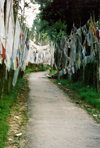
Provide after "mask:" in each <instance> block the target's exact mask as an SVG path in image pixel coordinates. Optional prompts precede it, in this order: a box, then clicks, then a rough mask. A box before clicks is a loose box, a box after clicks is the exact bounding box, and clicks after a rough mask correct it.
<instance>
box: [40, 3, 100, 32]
mask: <svg viewBox="0 0 100 148" xmlns="http://www.w3.org/2000/svg"><path fill="white" fill-rule="evenodd" d="M41 2H42V1H41ZM99 9H100V0H84V1H83V0H54V1H53V2H50V1H49V2H48V1H47V2H46V1H45V5H41V19H42V20H46V21H47V22H48V25H49V26H52V25H53V24H54V23H55V22H57V21H61V22H64V23H66V24H67V33H68V34H69V33H70V31H71V29H72V26H73V23H74V24H75V25H76V26H77V27H80V26H83V25H84V24H85V23H86V22H87V20H88V19H89V18H90V16H91V15H92V16H93V15H94V16H95V19H96V20H98V19H99V14H100V11H99Z"/></svg>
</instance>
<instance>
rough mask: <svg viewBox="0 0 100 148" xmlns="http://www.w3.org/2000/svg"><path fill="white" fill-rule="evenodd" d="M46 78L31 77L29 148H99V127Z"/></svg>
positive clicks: (34, 74) (33, 75)
mask: <svg viewBox="0 0 100 148" xmlns="http://www.w3.org/2000/svg"><path fill="white" fill-rule="evenodd" d="M45 74H46V73H45V72H40V73H32V74H30V75H29V87H30V94H29V102H28V105H29V123H28V126H27V139H28V144H27V148H100V125H98V124H96V123H95V121H94V120H92V118H91V117H90V116H89V115H88V114H87V113H86V112H85V111H84V110H83V109H81V108H79V107H77V106H76V105H75V104H74V103H71V101H70V98H69V97H68V96H67V95H66V94H65V93H64V92H63V91H62V90H60V89H59V88H58V87H57V86H56V85H55V84H53V83H52V82H51V81H50V80H49V79H48V78H46V77H45Z"/></svg>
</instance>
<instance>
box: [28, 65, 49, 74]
mask: <svg viewBox="0 0 100 148" xmlns="http://www.w3.org/2000/svg"><path fill="white" fill-rule="evenodd" d="M35 67H37V69H38V70H37V71H46V70H48V69H49V68H50V66H48V65H46V66H41V65H40V66H35V65H33V66H32V67H31V68H28V69H27V70H25V74H28V73H31V72H35Z"/></svg>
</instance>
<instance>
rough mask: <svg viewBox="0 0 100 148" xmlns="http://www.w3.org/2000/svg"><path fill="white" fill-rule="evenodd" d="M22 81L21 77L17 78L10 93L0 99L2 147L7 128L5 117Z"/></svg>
mask: <svg viewBox="0 0 100 148" xmlns="http://www.w3.org/2000/svg"><path fill="white" fill-rule="evenodd" d="M22 83H23V79H20V80H18V82H17V84H16V86H15V87H14V88H12V90H11V91H10V93H9V94H8V95H6V94H4V95H3V99H1V100H0V148H4V143H5V141H6V138H7V132H8V129H9V123H8V121H7V118H8V116H9V114H10V109H11V107H12V105H13V103H14V101H15V100H16V98H17V95H18V91H19V89H20V87H21V85H22Z"/></svg>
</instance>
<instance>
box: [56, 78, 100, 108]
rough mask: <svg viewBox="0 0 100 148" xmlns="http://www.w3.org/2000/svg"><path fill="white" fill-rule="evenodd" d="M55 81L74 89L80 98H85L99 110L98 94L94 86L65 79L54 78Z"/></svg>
mask: <svg viewBox="0 0 100 148" xmlns="http://www.w3.org/2000/svg"><path fill="white" fill-rule="evenodd" d="M56 82H57V83H61V85H63V86H65V87H66V88H69V89H72V90H74V91H76V92H77V93H78V94H79V95H80V98H81V99H82V100H85V101H86V102H87V103H88V104H90V105H92V106H93V107H95V108H97V109H99V110H100V100H99V94H98V93H97V91H96V89H95V88H93V87H90V86H86V85H84V84H83V83H82V82H72V81H68V80H66V79H61V80H56Z"/></svg>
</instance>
